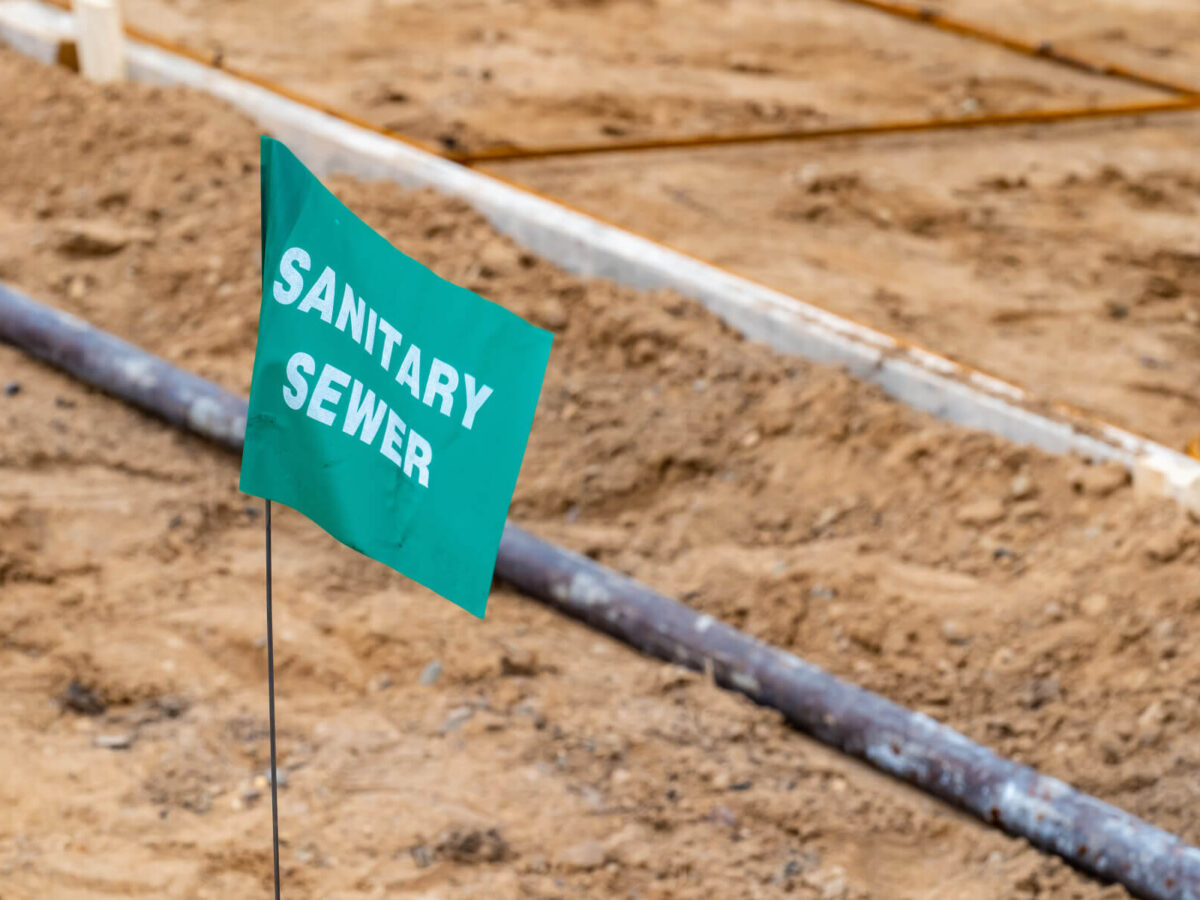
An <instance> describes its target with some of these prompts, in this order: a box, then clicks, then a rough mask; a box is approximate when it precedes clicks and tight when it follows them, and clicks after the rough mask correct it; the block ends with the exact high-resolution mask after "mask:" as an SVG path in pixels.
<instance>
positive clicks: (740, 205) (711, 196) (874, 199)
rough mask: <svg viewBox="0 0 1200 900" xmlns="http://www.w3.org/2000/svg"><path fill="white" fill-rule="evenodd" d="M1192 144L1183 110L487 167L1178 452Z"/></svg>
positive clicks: (1187, 386) (1187, 367) (1189, 344)
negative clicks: (1129, 118) (1145, 117)
mask: <svg viewBox="0 0 1200 900" xmlns="http://www.w3.org/2000/svg"><path fill="white" fill-rule="evenodd" d="M1198 137H1200V115H1197V114H1195V113H1187V114H1185V115H1175V116H1170V117H1166V118H1160V119H1155V120H1153V121H1152V122H1151V121H1142V122H1107V123H1095V122H1093V123H1086V124H1082V123H1081V124H1073V125H1056V126H1054V127H1052V128H1028V129H1003V130H995V131H991V132H986V133H984V132H958V133H943V134H939V135H936V136H935V135H921V136H916V135H909V136H895V137H888V138H885V139H882V140H880V139H875V140H871V141H867V142H856V141H851V140H839V141H830V142H823V143H821V144H806V145H804V146H803V147H802V148H801V147H788V146H782V145H778V146H774V147H769V148H768V147H760V148H755V149H753V150H751V149H749V148H739V149H737V150H732V149H720V150H717V149H713V150H707V151H703V152H698V151H693V152H687V153H680V152H677V151H676V152H672V153H670V154H668V153H664V152H655V153H650V154H638V155H636V156H624V157H621V158H617V157H615V156H605V157H599V156H594V157H586V158H575V159H560V160H555V161H552V162H551V161H541V162H536V163H535V162H523V163H514V164H509V165H505V166H503V167H497V168H499V169H500V170H501V171H502V172H503V173H504V174H505V175H506V176H508V177H511V178H515V179H516V180H517V181H519V182H523V183H525V184H529V185H531V186H533V187H535V188H537V189H538V190H540V191H542V192H543V193H547V194H550V195H552V196H555V197H560V198H562V199H564V200H566V201H567V202H569V203H572V204H574V205H576V206H579V207H582V208H583V209H585V210H587V211H589V212H592V213H595V214H598V215H603V216H604V217H606V218H608V219H609V220H612V221H615V222H616V223H618V224H620V225H624V226H626V227H629V228H632V229H634V230H637V231H641V232H643V233H646V234H648V235H650V236H651V237H655V238H658V239H659V240H662V241H664V242H666V243H669V244H672V245H673V246H676V247H678V248H679V249H682V250H685V251H687V252H689V253H692V254H694V255H696V256H699V257H702V258H705V259H708V260H711V261H714V262H716V263H718V264H720V265H723V266H725V267H726V268H729V269H733V270H735V271H738V272H741V273H744V274H749V275H751V276H752V277H754V278H755V279H756V280H758V281H761V282H764V283H766V284H769V285H771V286H772V287H776V288H779V289H782V290H784V291H786V292H788V293H791V294H793V295H794V296H797V297H802V298H804V299H805V300H808V301H810V302H812V303H815V304H817V305H818V306H821V307H824V308H826V309H830V310H833V311H834V312H837V313H839V314H841V315H844V316H847V317H849V318H851V319H854V320H856V321H860V322H863V323H865V324H868V325H871V326H873V327H875V328H878V329H879V330H881V331H884V332H887V333H889V334H894V335H898V336H900V337H902V338H906V339H908V340H910V341H914V342H916V343H918V344H920V345H923V346H925V347H927V348H929V349H931V350H935V351H938V352H942V353H945V354H946V355H948V356H950V357H952V358H954V359H956V360H958V361H960V362H963V363H966V364H967V365H970V366H974V367H977V368H981V369H984V370H985V371H988V372H991V373H994V374H996V375H999V376H1001V377H1002V378H1006V379H1008V380H1009V381H1011V382H1013V383H1015V384H1019V385H1021V386H1023V387H1025V388H1027V389H1028V390H1029V391H1030V392H1031V393H1032V394H1033V396H1035V397H1038V398H1044V399H1049V400H1055V401H1060V402H1066V403H1068V404H1070V405H1073V406H1076V407H1079V408H1082V409H1084V410H1087V411H1088V412H1090V413H1091V414H1093V415H1096V416H1099V417H1100V418H1103V419H1107V420H1110V421H1113V422H1114V423H1115V424H1118V425H1121V426H1123V427H1126V428H1129V429H1131V430H1133V431H1135V432H1139V433H1143V434H1146V435H1148V436H1150V437H1152V438H1154V439H1156V440H1159V441H1162V442H1165V443H1167V444H1169V445H1170V446H1172V447H1174V448H1176V449H1182V447H1183V445H1184V443H1185V442H1186V441H1187V439H1188V438H1189V437H1191V436H1192V435H1195V434H1196V433H1197V432H1198V431H1200V244H1198V243H1197V240H1196V228H1195V217H1196V213H1197V210H1200V178H1198V177H1197V174H1196V171H1195V164H1194V163H1195V159H1194V158H1195V149H1194V148H1195V146H1196V141H1197V139H1198ZM760 223H761V225H762V226H763V227H759V224H760Z"/></svg>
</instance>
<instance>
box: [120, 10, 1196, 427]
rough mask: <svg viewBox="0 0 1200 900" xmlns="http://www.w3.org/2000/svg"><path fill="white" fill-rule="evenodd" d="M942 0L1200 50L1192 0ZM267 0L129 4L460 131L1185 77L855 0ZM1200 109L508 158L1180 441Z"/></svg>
mask: <svg viewBox="0 0 1200 900" xmlns="http://www.w3.org/2000/svg"><path fill="white" fill-rule="evenodd" d="M939 8H940V9H943V11H945V12H948V13H954V14H957V15H961V16H963V17H965V18H969V19H972V20H977V21H981V22H983V23H984V24H990V25H992V26H994V27H997V28H1001V29H1005V30H1007V31H1010V32H1012V33H1014V34H1019V35H1020V36H1023V37H1027V38H1030V39H1037V40H1041V39H1043V38H1048V39H1051V40H1053V41H1055V42H1060V41H1061V42H1062V44H1063V46H1065V47H1068V48H1069V49H1077V50H1079V51H1080V52H1088V53H1092V54H1093V55H1102V56H1109V57H1111V58H1113V59H1115V60H1118V61H1121V62H1125V63H1126V64H1128V65H1132V66H1137V67H1140V68H1142V69H1145V70H1146V71H1148V72H1151V73H1156V72H1157V73H1160V74H1163V75H1169V76H1174V77H1180V78H1183V77H1185V76H1187V77H1190V76H1191V70H1193V69H1195V65H1194V59H1195V57H1196V55H1197V53H1200V49H1198V48H1200V31H1197V29H1196V28H1193V27H1192V25H1191V24H1190V23H1191V22H1192V20H1193V19H1194V18H1195V17H1194V16H1192V15H1191V4H1190V3H1188V2H1187V0H1161V2H1155V3H1152V4H1147V3H1140V2H1138V3H1135V2H1132V0H1123V2H1117V0H1108V2H1105V3H1101V4H1092V3H1089V4H1083V5H1081V4H1080V3H1079V2H1078V0H1055V2H1053V3H1040V2H1039V3H1033V2H1020V3H1000V4H998V3H991V2H983V0H978V2H977V0H952V2H947V3H944V4H941V5H940V6H939ZM214 9H215V11H214ZM272 10H273V7H270V6H268V5H265V4H246V3H233V2H225V3H220V4H215V5H214V4H212V3H206V4H198V3H194V2H188V0H178V2H168V0H131V2H130V3H129V4H128V14H129V18H130V20H131V21H133V22H134V23H136V24H138V25H141V26H142V27H145V28H148V29H150V30H154V31H158V32H161V33H164V34H167V35H169V36H171V37H174V38H177V39H180V40H182V41H184V42H186V43H188V44H190V45H192V46H195V47H198V48H203V49H206V50H210V51H212V52H214V53H220V54H221V55H222V56H223V58H224V59H226V60H227V62H228V64H230V65H235V66H240V67H242V68H245V69H247V70H250V71H254V72H258V73H262V74H265V75H268V76H270V77H272V78H275V79H277V80H279V81H281V82H283V83H285V84H287V85H289V86H291V87H294V88H299V89H301V90H304V91H307V92H310V93H311V94H313V95H315V96H317V97H320V98H321V99H323V100H325V101H328V102H331V103H334V104H336V105H339V106H341V107H343V108H346V109H348V110H350V111H352V112H354V113H357V114H359V115H363V116H366V117H368V118H369V119H371V120H373V121H376V122H379V123H381V124H387V125H391V126H393V127H395V128H397V129H399V130H401V131H403V132H406V133H409V134H412V135H415V136H418V137H421V138H424V139H429V140H438V139H439V138H442V139H444V141H443V143H445V144H446V145H447V146H451V145H453V146H455V147H461V146H485V145H487V144H489V143H496V142H505V141H508V142H517V143H530V144H538V143H545V142H559V141H571V140H596V139H599V140H606V139H612V140H614V141H617V140H621V139H626V138H633V137H647V136H654V135H659V136H668V135H676V134H686V133H703V132H712V131H738V130H745V129H749V130H754V129H768V128H778V127H781V126H803V125H821V124H834V123H844V122H868V121H881V120H888V119H895V118H905V117H914V116H932V115H938V116H944V115H962V114H964V113H979V112H989V111H1004V110H1013V109H1024V108H1030V107H1047V106H1059V105H1064V104H1075V103H1084V104H1092V103H1096V102H1108V103H1112V102H1122V101H1129V100H1137V99H1142V100H1149V99H1160V98H1162V97H1164V96H1166V95H1164V94H1162V93H1161V92H1157V91H1153V90H1142V89H1139V88H1135V87H1132V86H1131V85H1129V84H1127V83H1125V82H1122V81H1118V80H1113V79H1105V78H1098V77H1092V76H1088V75H1084V74H1081V73H1077V72H1074V71H1073V70H1070V69H1067V68H1064V67H1061V66H1058V65H1055V64H1052V63H1049V62H1046V61H1042V60H1035V59H1029V58H1025V57H1022V56H1020V55H1017V54H1013V53H1010V52H1008V51H1005V50H1002V49H999V48H996V47H992V46H988V45H985V44H980V43H977V42H972V41H969V40H966V39H963V38H960V37H957V36H953V35H947V34H942V33H939V32H937V31H934V30H932V29H928V28H923V27H920V26H917V25H915V24H913V23H910V22H906V21H902V20H899V19H896V18H894V17H891V16H888V15H884V14H881V13H878V12H875V11H872V10H868V9H864V8H861V7H857V6H854V5H853V4H849V3H842V2H837V0H816V2H810V3H795V2H769V0H754V2H739V3H736V4H734V3H731V2H720V0H710V2H706V0H671V2H666V0H664V2H639V0H613V2H569V0H544V2H536V3H503V2H487V3H474V2H472V3H466V2H461V3H458V2H456V3H450V4H447V3H437V4H424V3H410V2H405V3H384V2H379V0H371V2H370V3H368V2H366V0H353V2H351V3H349V4H326V3H319V2H315V0H309V2H304V3H299V4H293V5H292V6H291V7H290V10H291V14H290V15H289V16H287V17H284V18H281V17H279V16H276V15H275V14H274V12H273V11H272ZM317 48H319V52H318V49H317ZM1198 127H1200V117H1196V116H1185V117H1172V118H1154V119H1149V120H1145V121H1142V122H1133V123H1131V122H1129V121H1120V122H1109V123H1104V124H1091V125H1087V126H1052V127H1050V128H1045V129H1041V130H1020V131H1017V130H1003V131H979V132H972V133H965V134H964V133H956V134H935V135H921V136H911V137H903V138H894V139H893V138H883V139H878V138H876V139H870V140H862V141H857V142H845V141H839V142H828V143H822V144H803V145H792V146H774V147H770V148H761V147H758V148H756V147H737V148H725V149H721V150H715V151H708V152H703V153H689V152H681V151H673V152H670V153H657V154H648V155H647V154H637V155H614V156H593V157H579V158H568V159H561V160H551V161H542V162H536V163H535V162H530V163H519V164H507V165H501V166H497V171H499V173H500V174H502V175H504V176H506V177H510V178H514V179H516V180H518V181H519V182H522V183H525V184H528V185H530V186H532V187H534V188H536V189H538V190H540V191H542V192H544V193H548V194H550V195H552V196H554V197H558V198H560V199H563V200H564V201H566V202H568V203H571V204H573V205H576V206H578V207H580V208H583V209H585V210H587V211H589V212H591V213H593V214H595V215H597V216H599V217H601V218H604V219H608V220H611V221H615V222H617V223H619V224H621V225H624V226H626V227H628V228H631V229H632V230H634V231H637V232H640V233H643V234H646V235H649V236H651V237H654V238H657V239H659V240H661V241H663V242H665V243H667V244H669V245H671V246H673V247H676V248H678V249H681V250H684V251H687V252H689V253H693V254H695V255H698V256H701V257H703V258H705V259H709V260H712V261H714V262H717V263H719V264H721V265H723V266H725V267H727V268H730V269H732V270H735V271H737V272H740V273H742V274H745V275H748V276H749V277H751V278H754V279H757V280H759V281H762V282H764V283H767V284H770V285H771V286H773V287H776V288H779V289H782V290H784V291H787V292H789V293H793V294H795V295H796V296H799V297H802V298H804V299H805V300H809V301H811V302H815V303H817V304H819V305H821V306H824V307H826V308H828V309H831V310H833V311H835V312H837V313H840V314H842V315H847V316H850V317H851V318H854V319H857V320H859V321H862V322H864V323H867V324H870V325H872V326H874V327H877V328H880V329H882V330H885V331H888V332H890V333H893V334H896V335H898V336H900V337H902V338H904V339H906V340H909V341H912V342H915V343H917V344H920V345H923V346H926V347H928V348H930V349H932V350H935V351H937V352H940V353H944V354H946V355H948V356H951V357H953V358H955V359H957V360H959V361H961V362H964V363H966V364H968V365H973V366H976V367H978V368H982V369H985V370H986V371H989V372H991V373H993V374H996V375H999V376H1000V377H1002V378H1005V379H1008V380H1010V381H1012V382H1014V383H1017V384H1019V385H1021V386H1023V387H1026V388H1028V389H1029V390H1031V391H1032V392H1033V393H1034V394H1035V395H1037V396H1038V397H1040V398H1043V399H1046V400H1049V401H1061V402H1066V403H1068V404H1070V405H1073V406H1076V407H1079V408H1083V409H1085V410H1087V411H1089V412H1091V413H1093V414H1095V415H1098V416H1099V417H1101V418H1104V419H1107V420H1109V421H1112V422H1115V423H1116V424H1119V425H1122V426H1124V427H1126V428H1129V429H1132V430H1134V431H1136V432H1140V433H1144V434H1147V435H1148V436H1150V437H1153V438H1155V439H1157V440H1160V441H1163V442H1166V443H1168V444H1170V445H1172V446H1174V447H1177V448H1182V447H1183V445H1184V443H1185V442H1186V441H1187V440H1188V439H1189V438H1191V437H1193V436H1195V435H1196V433H1197V431H1198V430H1200V427H1198V426H1197V419H1198V413H1200V399H1198V398H1200V353H1197V350H1198V349H1200V307H1198V306H1197V301H1196V297H1197V294H1196V291H1197V285H1198V282H1197V279H1198V278H1200V274H1198V273H1200V268H1198V267H1197V262H1196V259H1197V257H1196V253H1197V244H1196V239H1195V229H1194V227H1193V220H1194V215H1195V210H1196V202H1197V190H1198V187H1197V185H1198V182H1197V180H1196V176H1195V165H1194V153H1193V150H1192V148H1193V147H1194V146H1195V143H1196V140H1197V129H1198Z"/></svg>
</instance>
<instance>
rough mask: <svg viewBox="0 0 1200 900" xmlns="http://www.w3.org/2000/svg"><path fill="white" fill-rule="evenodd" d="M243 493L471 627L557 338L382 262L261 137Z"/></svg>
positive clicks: (357, 227)
mask: <svg viewBox="0 0 1200 900" xmlns="http://www.w3.org/2000/svg"><path fill="white" fill-rule="evenodd" d="M261 149H262V260H263V284H262V287H263V293H262V307H261V313H260V317H259V325H258V346H257V349H256V351H255V356H254V374H253V380H252V383H251V388H250V412H249V417H248V419H247V422H246V441H245V448H244V450H243V452H242V471H241V485H240V486H241V489H242V490H243V491H244V492H246V493H248V494H253V495H255V496H259V497H264V498H267V499H270V500H274V501H278V502H280V503H283V504H286V505H287V506H290V507H292V508H293V509H296V510H298V511H299V512H301V513H303V514H304V515H306V516H308V517H309V518H310V519H312V520H313V521H314V522H316V523H317V524H318V525H320V526H321V527H322V528H324V529H325V530H326V531H328V532H329V533H330V534H331V535H333V536H334V537H335V538H337V539H338V540H339V541H341V542H343V543H344V544H347V545H348V546H350V547H353V548H354V549H355V550H358V551H359V552H361V553H364V554H366V555H367V556H369V557H371V558H373V559H376V560H378V561H380V562H382V563H384V564H385V565H388V566H390V567H391V568H393V569H395V570H397V571H398V572H401V573H403V574H405V575H407V576H408V577H410V578H412V579H413V580H415V581H418V582H420V583H421V584H423V585H425V586H426V587H428V588H430V589H431V590H433V591H435V592H436V593H438V594H440V595H442V596H443V597H445V598H446V599H448V600H450V601H452V602H454V603H456V604H458V605H459V606H461V607H462V608H463V609H465V610H467V611H469V612H471V613H473V614H474V615H476V616H479V617H482V616H483V614H484V611H485V609H486V606H487V596H488V591H489V589H490V586H491V579H492V571H493V569H494V567H495V563H496V554H497V552H498V549H499V545H500V536H501V533H502V532H503V529H504V520H505V517H506V515H507V512H508V505H509V502H510V501H511V499H512V494H513V490H514V488H515V487H516V482H517V473H518V472H519V470H520V467H521V459H522V457H523V456H524V453H525V445H526V442H527V440H528V437H529V431H530V428H531V427H532V424H533V415H534V411H535V409H536V407H537V401H538V395H539V393H540V392H541V386H542V378H543V376H544V374H545V371H546V364H547V361H548V360H549V356H550V344H551V340H552V336H551V335H550V333H549V332H546V331H544V330H542V329H540V328H536V327H534V326H533V325H530V324H529V323H528V322H526V321H524V320H523V319H521V318H520V317H519V316H516V315H514V314H513V313H511V312H509V311H508V310H506V309H504V308H503V307H501V306H499V305H497V304H495V303H492V302H490V301H488V300H485V299H484V298H482V297H480V296H478V295H477V294H474V293H472V292H471V291H469V290H466V289H465V288H462V287H458V286H457V285H454V284H452V283H450V282H448V281H445V280H444V279H442V278H439V277H438V276H437V275H435V274H434V273H433V272H431V271H430V270H429V269H427V268H426V267H425V266H423V265H421V264H420V263H418V262H416V261H415V260H412V259H410V258H409V257H407V256H405V255H404V254H403V253H401V252H400V251H399V250H397V249H396V248H395V247H393V246H391V244H389V243H388V242H387V241H386V240H385V239H384V238H383V237H381V236H380V235H379V234H378V233H376V232H375V231H374V230H373V229H372V228H371V227H370V226H368V225H367V224H366V223H364V222H363V221H362V220H361V219H359V218H358V217H357V216H355V215H354V214H353V213H352V212H351V211H350V210H349V209H348V208H347V207H346V206H345V205H344V204H342V203H341V201H339V200H338V199H337V198H336V197H335V196H334V195H333V194H332V193H330V192H329V191H328V190H327V189H326V188H325V187H324V186H323V185H322V184H321V183H320V182H319V181H318V180H317V178H316V177H315V176H314V175H313V174H312V173H311V172H309V171H308V169H306V168H305V167H304V165H303V164H302V163H301V162H300V161H299V160H298V159H297V158H296V157H295V156H294V155H293V154H292V153H291V151H289V150H288V149H287V148H286V147H285V146H284V145H283V144H281V143H279V142H278V141H275V140H272V139H270V138H266V137H264V138H263V139H262V148H261Z"/></svg>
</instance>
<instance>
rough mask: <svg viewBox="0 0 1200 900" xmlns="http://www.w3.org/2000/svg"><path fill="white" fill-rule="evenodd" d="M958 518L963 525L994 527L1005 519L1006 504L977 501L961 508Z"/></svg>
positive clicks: (992, 501) (994, 501) (997, 501)
mask: <svg viewBox="0 0 1200 900" xmlns="http://www.w3.org/2000/svg"><path fill="white" fill-rule="evenodd" d="M956 518H957V519H958V521H959V522H960V523H961V524H963V525H975V526H984V525H993V524H995V523H996V522H999V521H1000V520H1001V519H1003V518H1004V504H1003V503H1001V502H1000V501H999V500H991V499H989V500H976V501H975V502H973V503H968V504H967V505H966V506H963V507H961V508H960V509H959V510H958V515H957V517H956Z"/></svg>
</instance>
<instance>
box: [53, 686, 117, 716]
mask: <svg viewBox="0 0 1200 900" xmlns="http://www.w3.org/2000/svg"><path fill="white" fill-rule="evenodd" d="M59 702H60V703H62V707H63V709H67V710H70V711H71V712H74V713H79V714H80V715H81V716H102V715H104V711H105V710H106V709H107V708H108V707H107V705H106V704H105V702H104V699H103V698H102V697H101V696H100V695H99V694H98V693H97V692H96V691H94V690H92V689H91V688H90V687H88V686H87V685H85V684H83V683H81V682H79V681H72V682H71V683H70V684H68V685H67V687H66V690H64V691H63V692H62V696H61V697H59Z"/></svg>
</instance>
